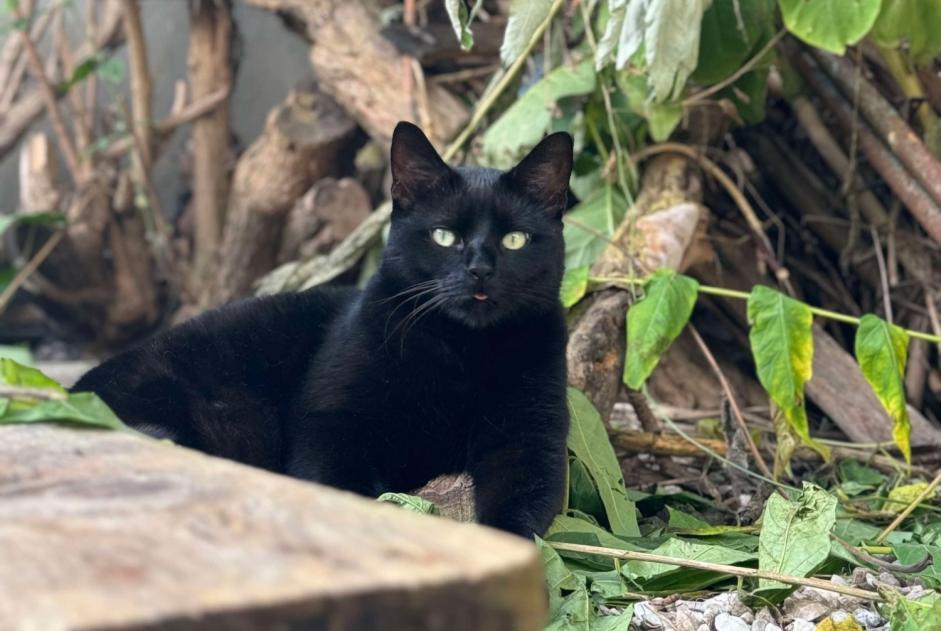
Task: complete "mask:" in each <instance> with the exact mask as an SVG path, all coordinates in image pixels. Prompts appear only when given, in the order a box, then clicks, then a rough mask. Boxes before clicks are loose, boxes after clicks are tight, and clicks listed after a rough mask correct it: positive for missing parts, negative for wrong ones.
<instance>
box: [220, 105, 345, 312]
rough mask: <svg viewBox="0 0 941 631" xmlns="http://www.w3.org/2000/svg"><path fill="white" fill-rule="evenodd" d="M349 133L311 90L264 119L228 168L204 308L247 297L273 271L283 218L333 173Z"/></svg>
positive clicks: (341, 118) (332, 107)
mask: <svg viewBox="0 0 941 631" xmlns="http://www.w3.org/2000/svg"><path fill="white" fill-rule="evenodd" d="M355 129H356V125H355V124H354V123H353V121H352V120H350V119H349V118H348V117H347V116H346V114H345V113H344V112H343V111H342V110H341V109H340V108H339V107H338V106H337V104H336V103H335V102H334V101H333V99H331V98H330V97H329V96H327V95H326V94H324V93H322V92H319V91H318V92H298V93H292V94H291V95H289V96H288V98H287V100H286V101H285V102H284V103H283V104H281V105H279V106H278V107H276V108H274V109H273V110H272V111H271V113H269V114H268V120H267V122H266V123H265V130H264V131H263V132H262V135H261V136H260V137H259V138H258V139H257V140H256V141H255V142H254V143H253V144H252V146H251V147H249V148H248V150H247V151H246V152H245V153H244V154H243V155H242V157H241V158H239V161H238V164H237V165H236V167H235V174H234V175H233V178H232V191H231V193H230V195H229V208H228V210H227V211H226V224H225V229H224V232H223V236H222V246H221V248H220V251H219V260H218V268H217V271H216V274H215V278H214V281H213V283H212V287H211V290H210V291H209V292H205V293H206V296H205V298H206V300H205V301H204V304H203V306H204V307H213V306H218V305H221V304H224V303H226V302H228V301H229V300H232V299H233V298H236V297H238V296H241V295H244V294H246V293H248V290H249V288H250V287H251V284H252V282H253V281H254V280H255V279H256V278H258V277H259V276H260V275H262V274H263V273H265V272H267V271H268V270H270V269H271V268H273V267H274V266H275V262H276V258H277V254H278V248H279V244H280V242H281V233H282V228H283V226H284V219H285V216H286V214H287V213H288V211H289V210H290V209H291V207H292V206H293V205H294V203H295V202H296V201H297V199H298V198H299V197H300V196H301V195H303V194H304V193H305V192H306V191H307V190H308V189H309V188H310V187H311V186H312V185H313V184H314V182H316V181H317V180H319V179H320V178H322V177H325V176H328V175H333V174H335V173H336V172H337V170H338V169H339V168H340V162H341V160H340V155H341V151H342V149H343V148H344V146H345V145H346V144H347V142H348V141H349V140H350V139H351V138H352V135H353V132H354V131H355Z"/></svg>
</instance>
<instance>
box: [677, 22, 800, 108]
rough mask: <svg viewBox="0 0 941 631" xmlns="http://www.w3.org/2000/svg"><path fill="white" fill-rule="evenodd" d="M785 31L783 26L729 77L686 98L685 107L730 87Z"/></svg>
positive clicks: (759, 59)
mask: <svg viewBox="0 0 941 631" xmlns="http://www.w3.org/2000/svg"><path fill="white" fill-rule="evenodd" d="M785 33H787V29H784V28H782V29H781V30H780V31H778V32H777V33H775V35H774V37H772V38H771V39H770V40H768V43H767V44H765V45H764V46H763V47H762V49H761V50H759V51H758V52H757V53H755V55H754V56H753V57H752V58H751V59H749V60H748V61H746V62H745V63H744V64H743V65H742V66H741V67H740V68H739V69H738V70H736V71H735V72H734V73H733V74H732V75H730V76H729V77H726V78H725V79H723V80H722V81H720V82H719V83H716V84H715V85H712V86H710V87H708V88H707V89H705V90H703V91H702V92H697V93H696V94H694V95H692V96H690V97H689V98H688V99H685V100H684V101H683V107H688V106H690V105H694V104H696V103H697V102H699V101H704V100H706V99H708V98H709V97H710V96H712V95H713V94H715V93H717V92H719V91H721V90H723V89H725V88H727V87H729V86H730V85H732V84H733V83H735V82H736V81H738V80H739V79H740V78H741V77H742V76H744V75H745V73H746V72H748V71H750V70H751V69H752V68H754V67H755V66H756V65H758V62H759V61H761V60H762V59H763V58H764V56H765V55H767V54H768V53H769V52H770V51H771V49H772V48H774V47H775V46H776V45H777V43H778V42H779V41H780V40H781V38H782V37H784V34H785Z"/></svg>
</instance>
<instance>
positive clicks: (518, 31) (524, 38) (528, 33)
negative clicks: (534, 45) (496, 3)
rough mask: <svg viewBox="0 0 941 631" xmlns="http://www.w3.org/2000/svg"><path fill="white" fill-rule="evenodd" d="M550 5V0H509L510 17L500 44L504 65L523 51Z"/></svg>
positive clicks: (512, 60)
mask: <svg viewBox="0 0 941 631" xmlns="http://www.w3.org/2000/svg"><path fill="white" fill-rule="evenodd" d="M551 7H552V0H511V2H510V17H509V19H508V20H507V23H506V31H505V33H504V35H503V44H502V45H501V46H500V59H501V60H503V65H504V66H509V65H510V64H511V63H513V62H514V61H516V58H517V57H519V56H520V55H521V54H522V53H523V51H524V50H525V49H526V46H527V45H528V44H529V40H530V39H531V38H532V36H533V33H535V32H536V29H538V28H539V25H540V24H542V21H543V20H545V19H546V16H548V15H549V9H550V8H551Z"/></svg>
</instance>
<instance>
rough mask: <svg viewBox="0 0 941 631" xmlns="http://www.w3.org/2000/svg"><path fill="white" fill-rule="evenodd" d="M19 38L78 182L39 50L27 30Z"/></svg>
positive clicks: (76, 163) (76, 162) (72, 153)
mask: <svg viewBox="0 0 941 631" xmlns="http://www.w3.org/2000/svg"><path fill="white" fill-rule="evenodd" d="M13 15H14V16H15V17H16V18H17V19H22V16H21V15H20V13H19V11H14V13H13ZM20 38H21V39H22V42H23V49H24V50H25V51H26V57H27V59H28V60H29V65H30V68H31V69H32V71H33V74H34V75H35V76H36V79H37V80H38V81H39V84H40V88H41V90H42V96H43V100H44V101H45V102H46V110H47V111H48V112H49V117H50V118H51V119H52V126H53V129H55V131H56V137H57V138H58V140H59V148H60V149H62V156H63V157H64V158H65V163H66V165H67V166H68V167H69V173H70V174H71V176H72V180H73V181H74V182H75V183H76V184H80V183H81V182H82V181H83V180H84V178H83V174H82V171H81V167H80V163H79V159H78V153H76V151H75V145H73V144H72V137H71V136H70V135H69V131H68V127H66V125H65V119H64V118H63V117H62V112H61V111H60V110H59V102H58V97H56V92H55V88H53V87H52V83H51V82H50V81H49V77H48V76H47V75H46V70H45V68H43V65H42V59H40V58H39V52H38V51H37V50H36V45H35V44H34V43H33V39H32V37H31V36H30V34H29V31H27V30H26V29H22V30H21V31H20Z"/></svg>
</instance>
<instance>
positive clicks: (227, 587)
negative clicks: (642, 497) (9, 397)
mask: <svg viewBox="0 0 941 631" xmlns="http://www.w3.org/2000/svg"><path fill="white" fill-rule="evenodd" d="M0 498H2V501H0V628H3V629H12V630H25V629H78V628H81V629H158V628H159V629H184V628H185V629H213V630H215V629H237V630H244V631H249V630H255V629H380V630H381V629H390V630H391V629H441V630H445V629H447V630H457V631H460V630H468V629H475V630H476V629H480V630H485V629H486V630H501V629H505V630H507V631H509V630H516V629H522V630H528V629H532V630H534V631H535V630H536V629H541V628H542V625H543V623H544V616H545V610H546V604H545V586H544V583H543V579H542V572H541V565H540V562H539V559H538V555H537V553H536V550H535V548H534V547H533V546H532V545H531V544H529V543H527V542H526V541H524V540H522V539H519V538H516V537H512V536H509V535H505V534H503V533H499V532H497V531H493V530H489V529H485V528H482V527H479V526H475V525H471V524H459V523H456V522H453V521H450V520H447V519H445V518H441V517H430V516H424V515H417V514H414V513H409V512H407V511H405V510H402V509H400V508H397V507H393V506H388V505H381V504H379V503H377V502H372V501H369V500H366V499H362V498H358V497H355V496H353V495H350V494H348V493H343V492H340V491H337V490H334V489H330V488H327V487H322V486H319V485H315V484H307V483H304V482H300V481H297V480H292V479H289V478H285V477H282V476H278V475H274V474H271V473H267V472H263V471H260V470H256V469H252V468H250V467H246V466H243V465H239V464H236V463H233V462H228V461H224V460H220V459H215V458H210V457H208V456H203V455H202V454H198V453H196V452H192V451H188V450H185V449H181V448H177V447H174V446H171V445H168V444H165V443H160V442H157V441H152V440H149V439H141V438H137V437H135V436H132V435H130V434H125V433H120V432H104V431H95V430H74V429H66V428H63V427H55V426H51V425H19V426H0Z"/></svg>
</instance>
